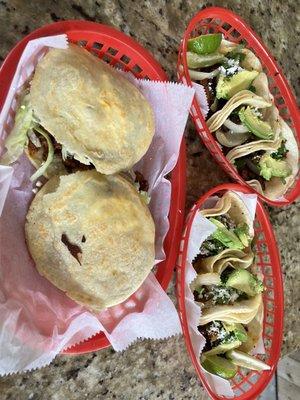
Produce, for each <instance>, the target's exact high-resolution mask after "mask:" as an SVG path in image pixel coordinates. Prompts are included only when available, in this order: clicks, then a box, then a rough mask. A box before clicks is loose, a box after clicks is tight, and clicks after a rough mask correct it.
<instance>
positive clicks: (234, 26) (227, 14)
mask: <svg viewBox="0 0 300 400" xmlns="http://www.w3.org/2000/svg"><path fill="white" fill-rule="evenodd" d="M214 32H219V33H222V34H223V36H224V38H225V39H227V40H230V41H231V42H235V43H243V44H245V46H246V47H247V48H249V49H250V50H251V51H253V52H254V54H255V55H256V56H257V57H258V58H259V59H260V61H261V63H262V65H263V71H264V72H265V73H266V75H267V76H268V81H269V88H270V91H271V93H272V95H273V96H274V101H275V104H276V106H277V108H278V110H279V113H280V115H281V117H282V118H283V119H284V120H285V121H286V123H287V124H288V125H289V126H290V128H291V129H292V130H293V132H294V134H295V137H296V140H297V143H298V147H299V143H300V114H299V110H298V107H297V103H296V100H295V97H294V96H293V94H292V91H291V89H290V87H289V85H288V83H287V80H286V79H285V77H284V76H283V74H282V72H281V70H280V68H279V67H278V66H277V64H276V62H275V60H274V58H273V57H272V56H271V54H270V52H269V51H268V50H267V49H266V47H265V46H264V44H263V43H262V41H261V39H260V38H259V37H258V36H257V34H256V33H255V32H254V31H253V30H252V29H251V28H250V27H249V26H247V25H246V23H245V21H243V20H242V19H241V18H240V17H239V16H237V15H236V14H234V13H233V12H231V11H229V10H226V9H224V8H219V7H211V8H206V9H204V10H202V11H200V12H199V13H198V14H196V15H195V16H194V18H193V19H192V20H191V21H190V23H189V25H188V27H187V29H186V31H185V33H184V37H183V40H182V42H181V46H180V49H179V53H178V64H177V75H178V79H179V80H180V81H181V82H183V83H185V84H187V85H192V82H191V78H190V75H189V72H188V66H187V60H186V52H187V42H188V39H190V38H192V37H195V36H198V35H201V34H207V33H214ZM190 113H191V116H192V118H193V120H194V123H195V126H196V129H197V131H198V133H199V136H200V137H201V139H202V140H203V142H204V144H205V146H206V147H207V148H208V150H209V151H210V153H211V154H212V155H213V157H214V158H215V159H216V161H217V162H218V163H219V165H220V166H221V167H222V168H223V169H224V170H225V171H226V172H227V173H228V174H229V175H230V176H231V177H232V178H233V179H234V180H235V181H237V182H239V183H241V184H244V185H247V184H246V182H245V181H244V180H243V179H242V178H241V176H240V175H239V174H238V172H237V171H236V169H235V168H234V166H233V165H232V164H231V163H230V162H229V161H228V160H227V158H226V157H225V156H224V154H223V152H222V150H221V148H220V145H219V144H218V142H217V141H216V140H215V137H214V135H212V133H211V132H210V130H209V129H208V127H207V125H206V122H205V118H204V116H203V115H202V113H201V109H200V106H199V104H198V102H197V100H196V98H194V101H193V104H192V107H191V111H190ZM299 178H300V173H299V172H298V175H297V177H296V179H295V181H294V184H293V186H292V187H290V188H289V190H288V191H287V192H286V193H285V195H284V199H280V200H270V199H268V198H267V197H265V196H264V195H262V194H260V193H257V194H258V196H259V197H260V198H261V199H262V200H264V201H265V202H267V203H268V204H271V205H273V206H283V205H287V204H290V203H292V202H293V201H295V200H296V198H297V197H298V196H299V195H300V179H299ZM249 187H250V186H249ZM251 190H252V191H254V189H253V188H251Z"/></svg>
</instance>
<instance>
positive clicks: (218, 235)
mask: <svg viewBox="0 0 300 400" xmlns="http://www.w3.org/2000/svg"><path fill="white" fill-rule="evenodd" d="M209 221H210V222H212V223H213V224H214V225H216V227H217V228H218V229H217V230H216V231H215V232H214V233H213V234H212V235H211V236H212V238H213V239H217V240H219V242H221V243H222V244H223V245H224V246H226V247H228V248H230V249H237V250H242V249H243V248H244V245H243V243H242V242H241V241H240V240H239V238H238V237H237V236H236V235H235V234H234V233H232V232H230V231H229V230H228V229H227V228H226V226H225V225H224V224H222V222H220V221H218V220H217V219H216V218H209Z"/></svg>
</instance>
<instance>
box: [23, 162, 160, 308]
mask: <svg viewBox="0 0 300 400" xmlns="http://www.w3.org/2000/svg"><path fill="white" fill-rule="evenodd" d="M154 231H155V228H154V223H153V220H152V217H151V215H150V212H149V210H148V208H147V206H146V205H145V203H144V202H143V200H142V199H141V197H140V196H139V194H138V192H137V191H136V189H135V187H134V186H133V185H131V184H130V183H129V182H128V181H127V180H126V179H124V178H122V177H120V176H118V175H115V176H114V175H112V176H105V175H101V174H99V173H98V172H97V171H95V170H90V171H81V172H77V173H75V174H70V175H65V176H61V177H53V178H51V179H50V180H49V181H48V182H47V183H46V184H45V185H44V186H43V187H42V189H41V190H40V191H39V192H38V193H37V195H36V196H35V198H34V199H33V201H32V203H31V206H30V208H29V211H28V214H27V221H26V224H25V233H26V241H27V245H28V249H29V251H30V253H31V256H32V258H33V260H34V261H35V264H36V267H37V269H38V271H39V272H40V274H41V275H43V276H45V277H46V278H47V279H49V280H50V281H51V282H52V283H53V284H54V285H55V286H57V287H58V288H59V289H61V290H63V291H64V292H66V294H67V295H68V296H69V297H71V298H72V299H74V300H75V301H77V302H78V303H80V304H82V305H84V306H86V307H88V308H89V309H91V310H93V311H95V312H97V311H100V310H103V309H105V308H107V307H110V306H113V305H116V304H119V303H121V302H122V301H123V300H125V299H127V298H128V297H129V296H130V295H131V294H132V293H133V292H135V291H136V290H137V289H138V287H139V286H140V285H141V284H142V282H143V281H144V280H145V278H146V277H147V275H148V274H149V272H150V270H151V269H152V267H153V266H154V234H155V232H154Z"/></svg>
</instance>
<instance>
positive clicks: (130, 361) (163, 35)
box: [0, 0, 300, 400]
mask: <svg viewBox="0 0 300 400" xmlns="http://www.w3.org/2000/svg"><path fill="white" fill-rule="evenodd" d="M212 5H220V6H223V7H228V8H231V9H232V10H234V11H235V12H236V13H239V14H240V15H241V16H242V17H243V18H244V19H245V20H246V21H247V22H248V23H249V24H250V25H251V26H252V27H253V28H254V29H255V30H256V32H257V33H258V34H259V35H260V36H261V37H262V38H263V40H264V42H265V43H266V45H267V46H268V47H269V49H270V50H271V52H272V53H273V55H274V56H275V57H276V59H277V60H278V62H279V64H280V65H281V67H282V68H283V71H284V73H285V75H286V77H287V79H288V80H289V82H290V83H291V85H292V87H293V89H294V91H295V93H296V95H298V96H299V90H300V89H299V86H298V85H297V84H298V83H299V74H298V69H299V62H300V59H299V55H300V52H299V40H298V37H299V23H297V16H296V8H297V2H296V1H295V0H287V1H285V2H282V1H280V0H274V1H272V2H270V1H268V0H252V1H251V2H250V1H249V2H244V1H241V0H228V1H226V0H225V1H224V0H223V1H221V0H220V1H212V2H206V1H202V2H199V1H198V0H187V1H180V0H174V1H167V0H156V1H150V0H148V1H136V0H133V1H128V0H111V1H100V0H99V1H91V0H85V1H82V0H77V1H76V0H73V1H68V0H52V1H51V0H44V1H42V0H40V1H22V0H11V1H5V0H4V1H0V61H2V60H3V59H4V58H5V56H6V54H7V53H8V51H9V50H10V49H11V48H12V47H13V46H14V45H15V44H16V43H17V41H18V40H20V39H21V38H22V37H23V36H24V35H26V34H28V33H29V32H30V31H32V30H34V29H36V28H38V27H40V26H42V25H44V24H47V23H50V22H53V21H59V20H63V19H87V20H92V21H96V22H101V23H104V24H109V25H112V26H114V27H115V28H117V29H120V30H122V31H123V32H125V33H126V34H128V35H131V36H132V37H133V38H135V39H137V40H138V41H139V42H140V43H141V44H142V45H143V46H144V47H145V48H147V49H148V50H149V51H150V52H152V54H153V55H154V56H155V58H156V59H157V60H158V61H159V62H160V63H161V64H162V66H163V67H164V69H165V70H166V72H167V74H168V75H169V77H170V79H172V80H174V79H175V66H176V59H177V49H178V46H179V43H180V39H181V37H182V35H183V32H184V29H185V27H186V25H187V23H188V21H189V20H190V18H191V17H192V16H193V14H195V13H196V12H197V11H198V10H199V9H201V8H203V7H204V6H212ZM297 29H298V35H297V31H296V30H297ZM297 48H298V51H297ZM186 139H187V152H188V170H187V208H189V207H190V206H191V205H192V204H193V202H194V201H195V200H196V199H198V197H199V196H200V195H201V194H203V193H204V192H205V191H206V190H208V189H209V188H211V187H213V186H215V185H216V184H218V183H221V182H227V181H229V179H228V177H227V176H226V175H225V173H223V172H222V171H221V170H220V168H219V167H218V166H217V165H216V164H215V163H214V161H213V160H212V158H211V156H210V155H209V153H208V152H207V150H206V149H205V148H204V147H203V145H202V143H201V141H200V140H199V139H198V137H197V135H196V133H195V129H194V127H193V125H192V123H190V122H189V123H188V126H187V129H186ZM299 208H300V207H299V203H298V205H297V204H294V205H291V206H288V207H284V208H281V209H274V208H270V209H269V211H270V216H271V221H272V223H273V226H274V230H275V233H276V237H277V242H278V245H279V248H280V251H281V260H282V268H283V274H284V287H285V314H286V317H285V327H284V342H283V347H282V355H285V354H287V353H290V352H292V351H294V350H296V349H297V348H299V347H300V334H299V314H298V313H299V303H300V299H299V297H300V291H299V279H300V271H299V259H297V253H299V242H300V237H299V236H300V234H299V229H297V227H298V226H299V222H300V221H299V215H300V213H299ZM173 289H174V285H173V284H171V285H170V288H169V293H170V295H171V297H172V299H173V300H174V290H173ZM207 398H208V397H207V395H206V394H205V392H204V390H203V389H202V387H201V386H200V383H199V381H198V379H197V376H196V374H195V372H194V369H193V367H192V365H191V362H190V359H189V357H188V354H187V351H186V349H185V345H184V341H183V339H182V337H174V338H170V339H169V340H166V341H157V342H152V341H143V342H142V341H140V342H137V343H135V344H134V345H132V346H131V347H130V348H129V349H128V350H127V351H126V352H122V353H116V352H114V351H113V350H112V349H111V348H109V349H105V350H102V351H100V352H98V353H91V354H87V355H82V356H76V357H72V356H59V357H57V358H56V360H54V362H53V363H52V364H51V365H50V366H48V367H45V368H43V369H41V370H39V371H34V372H31V373H26V374H19V375H14V376H9V377H6V378H2V379H0V399H1V400H8V399H11V400H15V399H16V400H25V399H34V400H43V399H45V400H46V399H47V400H50V399H51V400H60V399H68V400H69V399H70V400H77V399H80V400H82V399H106V400H110V399H119V400H131V399H132V400H136V399H141V400H142V399H143V400H152V399H170V400H171V399H176V400H180V399H198V400H200V399H207Z"/></svg>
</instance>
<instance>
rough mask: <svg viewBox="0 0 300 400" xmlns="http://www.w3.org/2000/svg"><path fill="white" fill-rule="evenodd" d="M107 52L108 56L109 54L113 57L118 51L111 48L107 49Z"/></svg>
mask: <svg viewBox="0 0 300 400" xmlns="http://www.w3.org/2000/svg"><path fill="white" fill-rule="evenodd" d="M107 52H108V53H109V54H111V55H112V56H115V55H116V54H117V53H118V52H119V51H118V50H117V49H114V48H113V47H109V48H108V49H107Z"/></svg>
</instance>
